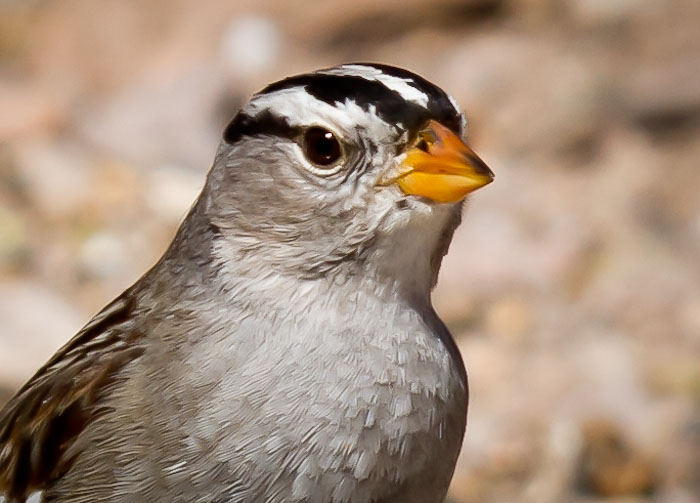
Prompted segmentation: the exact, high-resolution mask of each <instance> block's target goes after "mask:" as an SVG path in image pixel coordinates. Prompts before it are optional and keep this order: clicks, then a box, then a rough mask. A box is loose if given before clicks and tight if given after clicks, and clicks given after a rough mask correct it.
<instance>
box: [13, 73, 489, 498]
mask: <svg viewBox="0 0 700 503" xmlns="http://www.w3.org/2000/svg"><path fill="white" fill-rule="evenodd" d="M464 126H465V121H464V117H463V115H462V114H461V113H460V112H459V110H458V109H457V107H456V105H455V102H454V100H452V99H451V98H450V97H449V96H448V95H447V94H445V93H444V92H443V91H442V90H440V89H439V88H437V87H436V86H435V85H433V84H431V83H430V82H428V81H426V80H425V79H423V78H421V77H419V76H417V75H414V74H412V73H410V72H407V71H405V70H401V69H398V68H393V67H389V66H384V65H376V64H353V65H343V66H339V67H335V68H330V69H326V70H321V71H318V72H316V73H311V74H305V75H300V76H296V77H291V78H288V79H285V80H282V81H280V82H277V83H275V84H272V85H270V86H268V87H266V88H265V89H263V90H262V91H261V92H260V93H258V94H256V95H254V96H253V97H252V99H251V100H250V102H248V104H246V105H245V107H244V108H243V109H242V110H241V111H240V112H239V113H238V115H237V116H236V117H235V118H234V119H233V121H232V122H231V123H230V125H229V126H228V127H227V128H226V130H225V132H224V137H223V141H222V142H221V144H220V147H219V149H218V152H217V155H216V159H215V161H214V166H213V168H212V169H211V171H210V172H209V175H208V178H207V181H206V185H205V187H204V190H203V191H202V193H201V195H200V197H199V198H198V200H197V202H196V203H195V204H194V206H193V207H192V210H191V211H190V213H189V215H188V216H187V218H186V219H185V220H184V222H183V224H182V226H181V227H180V229H179V231H178V233H177V235H176V237H175V239H174V240H173V242H172V244H171V245H170V247H169V249H168V250H167V252H166V253H165V255H164V256H163V257H162V258H161V259H160V261H159V262H158V263H157V264H156V265H155V266H154V267H153V268H152V269H151V270H150V271H149V272H147V273H146V274H145V275H144V276H143V277H142V278H141V279H139V280H138V281H137V282H136V283H135V284H134V285H133V286H132V287H131V288H129V289H128V290H127V291H126V292H124V293H123V294H122V295H121V296H119V297H118V298H117V299H116V300H115V301H113V302H112V303H111V304H109V305H108V306H107V307H105V308H104V309H103V310H102V311H101V312H100V313H99V314H97V316H95V318H93V319H92V321H90V322H89V323H88V324H87V325H86V326H85V327H84V328H83V329H82V330H81V331H80V332H79V333H78V334H77V335H76V336H75V337H74V338H73V339H72V340H71V341H70V342H68V343H67V344H66V345H65V346H64V347H63V348H61V349H60V350H59V351H58V353H56V355H55V356H54V357H53V358H52V359H51V360H49V362H48V363H47V364H46V365H44V367H42V368H41V369H40V370H39V371H38V372H37V373H36V375H35V376H34V377H33V378H32V379H31V380H30V381H29V382H28V383H27V384H26V385H25V386H24V387H23V388H22V389H21V390H19V392H18V393H17V394H16V396H15V397H14V398H13V399H12V400H11V401H10V402H9V403H8V404H7V405H6V406H5V408H4V409H3V410H2V412H1V413H0V502H4V503H14V502H21V501H27V500H28V501H47V502H54V501H60V502H68V501H70V502H83V503H87V502H90V503H93V502H98V501H114V502H154V501H168V502H170V501H172V502H176V501H177V502H203V503H204V502H206V503H219V502H269V503H274V502H279V503H282V502H284V503H286V502H309V503H311V502H314V503H316V502H318V503H321V502H323V503H330V502H335V503H367V502H378V503H389V502H400V503H418V502H425V503H434V502H439V501H441V500H442V499H443V498H444V496H445V493H446V491H447V486H448V484H449V481H450V479H451V477H452V472H453V470H454V465H455V461H456V459H457V455H458V452H459V450H460V446H461V443H462V437H463V434H464V428H465V423H466V412H467V396H468V393H467V382H466V374H465V371H464V366H463V363H462V359H461V357H460V355H459V352H458V351H457V349H456V346H455V344H454V342H453V340H452V338H451V336H450V334H449V332H448V331H447V329H446V328H445V326H444V325H443V323H442V322H441V321H440V319H439V318H438V316H437V315H436V314H435V311H434V310H433V307H432V305H431V301H430V292H431V289H432V287H433V286H434V285H435V281H436V278H437V274H438V269H439V267H440V262H441V260H442V257H443V255H444V254H445V253H446V251H447V247H448V245H449V243H450V240H451V238H452V234H453V232H454V230H455V228H456V227H457V225H458V224H459V222H460V211H461V207H462V203H461V201H462V200H463V199H464V197H465V195H466V194H467V193H468V192H470V191H472V190H474V189H477V188H479V187H481V186H483V185H485V184H487V183H488V182H490V181H491V180H492V177H493V175H492V173H491V172H490V171H489V169H488V168H487V167H486V166H485V165H484V163H483V162H482V161H481V160H479V158H478V157H477V156H476V155H475V154H474V153H473V152H472V151H471V150H470V149H469V148H468V147H467V146H466V145H465V144H464V143H463V141H462V140H461V139H460V138H461V136H462V135H463V133H464Z"/></svg>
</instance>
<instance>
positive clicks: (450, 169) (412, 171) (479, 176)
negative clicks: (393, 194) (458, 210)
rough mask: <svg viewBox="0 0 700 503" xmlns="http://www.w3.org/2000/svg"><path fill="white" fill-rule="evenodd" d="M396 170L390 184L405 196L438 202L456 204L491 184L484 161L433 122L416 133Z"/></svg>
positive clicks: (449, 131)
mask: <svg viewBox="0 0 700 503" xmlns="http://www.w3.org/2000/svg"><path fill="white" fill-rule="evenodd" d="M399 170H400V173H399V176H398V177H397V178H395V179H394V183H396V184H397V185H398V186H399V187H400V188H401V190H402V191H403V192H404V193H405V194H410V195H415V196H422V197H427V198H428V199H431V200H433V201H435V202H438V203H453V202H456V201H460V200H462V199H464V197H466V195H467V194H469V193H470V192H472V191H475V190H476V189H478V188H480V187H483V186H484V185H486V184H488V183H491V182H492V181H493V173H492V172H491V170H490V169H489V168H488V166H486V164H485V163H484V161H482V160H481V159H479V157H478V156H477V155H476V154H475V153H474V152H473V151H472V149H470V148H469V147H468V146H467V145H466V144H465V143H464V142H463V141H462V140H461V139H460V138H459V137H458V136H457V135H456V134H454V133H453V132H452V131H451V130H449V129H448V128H447V127H445V126H443V125H442V124H440V123H439V122H437V121H434V120H430V121H428V122H427V124H426V125H425V127H424V128H423V129H422V130H421V131H420V132H419V133H418V136H417V138H416V141H415V142H414V144H413V147H412V148H410V149H409V150H408V151H407V152H406V157H405V159H404V160H403V161H402V163H401V167H400V168H399Z"/></svg>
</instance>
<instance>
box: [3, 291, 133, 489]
mask: <svg viewBox="0 0 700 503" xmlns="http://www.w3.org/2000/svg"><path fill="white" fill-rule="evenodd" d="M133 313H134V303H133V301H132V299H131V298H130V296H129V295H128V294H125V295H123V296H122V297H120V298H118V299H117V300H115V301H114V302H112V303H111V304H109V305H108V306H107V307H105V308H104V309H103V310H102V311H101V312H100V313H99V314H98V315H97V316H95V318H93V320H92V321H91V322H90V323H88V324H87V325H86V326H85V327H84V328H83V329H82V330H81V331H80V332H78V334H77V335H76V336H75V337H74V338H73V339H71V340H70V341H69V342H68V343H67V344H66V345H65V346H64V347H63V348H61V349H60V350H59V351H58V352H57V353H56V354H55V355H54V356H53V357H52V358H51V360H49V361H48V363H46V365H44V366H43V367H42V368H41V369H39V371H38V372H37V373H36V374H35V375H34V377H32V379H30V380H29V382H27V384H25V385H24V387H22V389H20V390H19V391H18V392H17V394H16V395H15V396H14V398H12V399H11V400H10V401H9V402H8V403H7V405H6V406H5V407H4V409H3V410H2V411H1V412H0V496H2V495H3V494H4V495H5V497H6V499H7V500H8V503H14V502H22V501H24V500H25V499H26V498H27V496H28V495H29V494H31V493H32V492H34V491H38V490H43V489H45V488H46V487H48V486H49V485H50V484H51V482H52V481H55V480H56V479H58V478H59V477H61V476H62V475H63V474H65V473H66V472H67V471H68V470H69V469H70V467H71V466H72V464H73V462H74V461H75V458H76V456H77V454H78V453H76V452H74V450H72V449H71V446H72V445H73V443H74V441H75V439H76V438H77V437H78V435H79V434H80V432H81V431H82V430H83V429H84V428H85V427H86V426H87V424H88V423H89V422H90V421H92V420H94V419H95V418H96V417H97V416H99V415H100V414H101V413H102V412H104V411H105V409H104V408H103V407H100V398H101V396H102V392H103V390H104V389H105V388H106V387H108V386H109V385H111V384H113V383H114V382H115V380H116V379H117V378H118V373H119V370H120V369H121V368H122V367H123V366H124V365H126V364H127V363H128V362H130V361H133V360H134V359H136V358H138V357H139V356H140V355H141V354H142V353H143V348H142V347H140V346H139V345H137V344H135V342H136V339H138V338H139V337H140V335H139V334H138V332H137V331H136V330H135V329H134V327H133V326H132V325H133V322H132V315H133Z"/></svg>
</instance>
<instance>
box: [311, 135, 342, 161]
mask: <svg viewBox="0 0 700 503" xmlns="http://www.w3.org/2000/svg"><path fill="white" fill-rule="evenodd" d="M302 148H303V149H304V155H305V156H306V158H307V159H308V160H309V161H311V162H312V163H314V164H316V165H318V166H329V165H331V164H333V163H334V162H336V161H337V160H338V159H340V156H341V154H342V151H341V149H340V143H339V142H338V140H337V139H336V137H335V135H334V134H333V133H331V132H330V131H328V130H327V129H324V128H322V127H311V128H309V129H307V130H306V132H305V133H304V141H303V144H302Z"/></svg>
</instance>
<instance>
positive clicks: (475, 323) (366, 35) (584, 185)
mask: <svg viewBox="0 0 700 503" xmlns="http://www.w3.org/2000/svg"><path fill="white" fill-rule="evenodd" d="M254 5H255V6H253V3H250V4H248V3H246V2H242V1H231V0H227V1H223V0H213V1H184V0H178V1H157V0H119V1H117V0H91V1H77V0H75V1H73V0H65V1H41V0H33V1H30V0H0V387H2V388H3V389H5V392H4V393H3V395H4V396H3V397H0V401H3V400H5V399H6V398H7V396H8V393H9V392H10V391H11V390H13V389H15V388H17V387H18V386H19V385H20V384H21V383H22V382H23V381H24V380H25V379H26V378H28V377H29V376H30V375H31V373H32V372H33V371H34V370H35V369H36V367H37V366H39V365H40V364H41V363H42V362H43V361H44V360H45V359H46V358H47V357H48V356H49V355H50V354H51V353H52V352H53V351H54V350H55V349H56V348H57V347H58V346H59V345H60V344H62V343H63V342H64V341H66V340H67V339H68V338H69V337H70V336H71V335H72V334H73V333H74V332H75V331H76V330H77V329H79V327H80V326H81V325H82V324H83V323H84V322H86V321H87V320H88V319H89V317H90V316H91V315H92V314H94V313H95V312H96V310H98V309H99V308H100V307H101V306H102V305H103V304H105V303H106V302H107V301H109V300H110V299H111V298H112V297H114V296H115V295H117V294H118V293H119V292H120V291H121V290H122V289H123V288H125V287H126V286H128V285H129V284H130V283H132V282H133V281H134V280H135V279H136V278H137V277H138V276H139V275H140V274H141V273H142V272H143V271H144V270H145V269H146V268H147V267H148V266H149V265H150V264H152V263H153V262H154V261H155V260H156V259H157V257H158V256H159V254H160V253H161V252H162V251H163V250H164V247H165V246H166V244H167V243H168V241H169V239H170V237H171V236H172V235H173V232H174V230H175V228H176V226H177V224H178V222H179V220H180V219H181V217H182V216H183V214H184V213H185V212H186V210H187V208H188V206H189V204H190V203H191V201H192V200H193V199H194V197H195V195H196V194H197V192H198V190H199V188H200V186H201V184H202V182H203V180H204V174H205V172H206V170H207V168H208V166H209V163H210V162H211V160H212V157H213V153H214V150H215V148H216V145H217V142H218V137H219V134H220V131H221V129H222V127H223V125H224V124H225V123H226V122H227V120H228V119H230V118H231V117H232V115H233V114H234V112H235V111H236V108H237V106H238V105H239V104H240V103H241V102H242V100H244V99H245V97H246V96H247V95H249V94H250V93H251V92H254V91H255V90H257V89H259V88H260V87H262V86H263V85H264V84H266V83H268V82H270V81H273V80H277V79H279V78H282V77H284V76H286V75H289V74H293V73H296V72H300V71H307V70H312V69H314V68H317V67H319V66H323V65H332V64H336V63H339V62H347V61H352V60H374V61H382V62H387V63H393V64H397V65H401V66H405V67H406V68H409V69H412V70H414V71H417V72H419V73H421V74H423V75H424V76H426V77H427V78H429V79H430V80H432V81H434V82H436V83H438V84H440V85H442V86H443V87H444V88H445V89H447V90H448V91H449V92H450V93H452V94H453V95H454V96H455V97H456V98H457V100H458V101H459V103H460V104H462V106H463V107H464V108H465V109H466V110H467V112H468V116H469V118H470V131H471V133H470V141H471V143H472V145H473V147H474V148H475V150H476V151H477V152H479V153H480V154H481V156H482V157H483V158H484V159H485V160H486V161H487V162H488V164H489V165H490V166H491V167H492V168H493V170H494V172H495V173H496V182H495V183H494V184H493V185H491V186H489V187H487V188H486V189H484V190H483V191H480V192H478V193H477V194H475V195H474V196H473V198H472V201H471V204H470V207H469V209H468V212H467V216H466V221H465V224H464V225H463V226H462V227H461V229H460V230H459V232H458V234H457V236H456V238H455V242H454V244H453V246H452V249H451V252H450V255H449V256H448V258H447V260H446V263H445V266H444V269H443V272H442V276H441V281H440V284H439V287H438V290H437V292H436V295H435V300H436V304H437V307H438V310H439V311H440V312H441V313H442V314H443V316H444V317H445V318H446V320H447V321H448V324H449V325H450V326H451V327H452V329H453V332H454V333H455V335H456V336H457V338H458V342H459V345H460V347H461V349H462V352H463V354H464V358H465V360H466V363H467V367H468V369H469V373H470V377H471V385H472V402H471V409H470V412H469V421H470V424H469V427H468V432H467V439H466V442H465V448H464V451H463V455H462V458H461V460H460V463H459V466H458V470H457V474H456V476H455V480H454V484H453V487H452V491H451V496H450V497H451V498H452V500H453V501H459V502H473V503H476V502H484V503H489V502H499V503H501V502H533V503H535V502H536V503H548V502H552V503H554V502H570V501H605V502H608V501H625V502H652V501H653V502H663V503H690V502H697V501H700V287H699V286H698V285H700V260H699V258H698V257H699V255H700V171H699V170H700V166H699V164H700V142H699V141H698V138H700V136H699V135H700V28H699V27H698V26H699V24H700V2H697V1H694V0H668V1H664V0H467V1H458V0H440V1H432V2H430V1H418V0H404V1H397V0H394V1H392V0H329V1H306V2H302V1H300V0H293V1H286V2H281V1H280V2H275V1H272V0H262V1H258V2H256V3H255V4H254Z"/></svg>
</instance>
